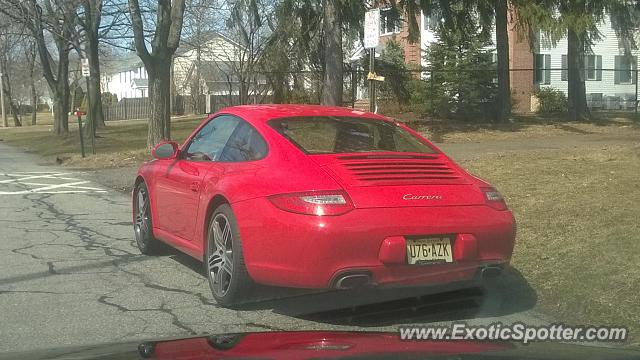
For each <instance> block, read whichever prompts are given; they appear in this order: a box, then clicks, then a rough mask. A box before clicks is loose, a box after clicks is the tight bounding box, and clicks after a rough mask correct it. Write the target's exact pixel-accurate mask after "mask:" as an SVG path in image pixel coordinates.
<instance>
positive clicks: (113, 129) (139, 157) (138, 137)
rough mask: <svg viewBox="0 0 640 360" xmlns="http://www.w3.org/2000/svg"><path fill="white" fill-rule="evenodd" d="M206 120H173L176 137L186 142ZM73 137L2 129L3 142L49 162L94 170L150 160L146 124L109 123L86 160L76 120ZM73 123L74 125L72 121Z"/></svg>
mask: <svg viewBox="0 0 640 360" xmlns="http://www.w3.org/2000/svg"><path fill="white" fill-rule="evenodd" d="M204 118H205V115H198V116H185V117H177V118H173V120H172V127H171V131H172V137H173V138H174V139H177V140H178V141H182V140H183V139H185V138H186V137H187V136H188V135H189V134H190V133H191V131H193V129H194V128H195V127H196V126H197V125H198V124H199V123H200V122H201V121H202V120H203V119H204ZM69 120H70V121H69V135H68V136H66V137H56V136H54V135H53V134H52V131H53V126H52V125H50V124H45V125H36V126H24V127H22V128H13V127H12V128H8V129H3V128H0V139H3V140H4V141H6V142H8V143H10V144H14V145H17V146H19V147H22V148H23V149H25V150H27V151H29V152H33V153H35V154H38V155H40V156H42V157H44V158H45V159H46V160H48V161H55V160H56V158H58V159H59V161H63V163H64V164H65V165H68V166H72V167H75V168H84V169H93V168H105V167H120V166H134V165H137V164H140V163H141V162H142V161H144V160H145V159H148V158H149V157H150V152H149V151H148V150H147V149H146V143H147V124H146V120H133V121H113V122H108V123H107V127H106V128H105V129H100V130H99V131H98V136H97V137H96V142H95V144H96V155H91V144H90V141H89V139H87V138H85V139H84V141H85V151H86V153H87V157H86V158H84V159H83V158H82V156H81V155H80V138H79V134H78V125H77V123H76V122H75V121H76V119H75V117H74V118H70V119H69ZM71 120H73V122H72V121H71Z"/></svg>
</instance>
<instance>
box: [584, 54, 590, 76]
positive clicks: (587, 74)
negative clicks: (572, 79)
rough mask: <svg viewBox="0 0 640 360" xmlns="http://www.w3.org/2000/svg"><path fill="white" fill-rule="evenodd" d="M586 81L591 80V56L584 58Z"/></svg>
mask: <svg viewBox="0 0 640 360" xmlns="http://www.w3.org/2000/svg"><path fill="white" fill-rule="evenodd" d="M584 79H585V80H587V79H589V55H585V56H584Z"/></svg>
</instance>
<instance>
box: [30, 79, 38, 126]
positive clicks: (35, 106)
mask: <svg viewBox="0 0 640 360" xmlns="http://www.w3.org/2000/svg"><path fill="white" fill-rule="evenodd" d="M31 107H32V108H33V112H31V125H36V121H37V119H38V114H37V112H38V93H37V92H36V84H35V82H34V81H33V78H32V79H31Z"/></svg>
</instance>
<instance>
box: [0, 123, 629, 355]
mask: <svg viewBox="0 0 640 360" xmlns="http://www.w3.org/2000/svg"><path fill="white" fill-rule="evenodd" d="M202 118H203V116H197V117H185V118H180V119H175V120H174V121H173V130H172V132H173V137H174V138H175V139H179V140H180V141H181V140H182V139H184V138H185V137H186V136H187V134H188V133H190V132H191V130H192V129H193V128H194V127H195V126H196V125H197V124H198V123H199V122H200V121H201V120H202ZM552 120H553V119H544V118H543V119H541V118H536V117H531V118H526V117H525V118H519V119H517V121H516V122H515V123H512V124H506V125H500V126H495V125H491V124H489V125H482V124H475V125H469V124H456V123H443V122H431V123H424V122H412V123H411V124H412V126H414V127H416V128H418V129H419V130H420V131H422V132H424V133H426V134H427V135H428V136H429V137H430V138H432V139H435V140H436V141H440V142H445V143H466V142H469V143H481V144H486V146H485V145H483V148H486V149H488V151H483V152H481V153H478V154H477V155H476V156H474V157H473V159H471V158H470V159H466V160H463V161H461V165H463V166H464V167H465V168H467V169H468V170H470V171H471V172H473V173H475V174H477V175H479V176H481V177H483V178H485V179H487V180H489V181H490V182H492V183H493V184H494V185H496V187H498V189H499V190H500V191H501V192H502V193H503V194H505V196H506V198H507V201H508V203H509V205H510V207H511V208H512V209H513V211H514V213H515V215H516V218H517V220H518V238H517V245H516V249H515V253H514V258H513V265H514V266H515V267H516V268H517V269H518V270H520V272H521V273H522V274H523V275H524V276H525V277H526V279H527V280H528V281H529V283H530V284H531V286H532V287H533V288H534V289H535V291H536V292H537V296H538V304H537V306H538V308H539V310H540V311H541V312H543V313H545V314H547V315H549V316H551V317H553V318H555V319H557V320H558V321H564V322H567V323H571V324H598V325H599V324H611V325H624V326H628V327H630V329H631V334H632V336H633V335H634V334H635V336H634V339H635V340H634V341H635V342H636V343H637V342H638V340H637V339H638V338H639V337H640V336H639V334H640V290H639V289H640V266H639V264H640V261H639V260H640V186H639V184H640V156H639V154H640V143H639V141H640V129H639V126H638V123H637V122H632V121H629V120H625V119H622V118H620V117H618V116H617V115H615V114H613V115H606V116H605V115H602V116H600V117H599V119H598V121H595V122H592V123H557V122H554V121H552ZM99 134H100V138H99V139H97V141H96V145H97V154H98V155H97V156H88V157H87V158H86V159H81V158H80V155H79V142H78V136H77V127H73V126H72V128H71V131H70V135H69V136H68V137H67V138H57V137H55V136H53V135H51V133H50V126H47V125H38V126H31V127H24V128H22V129H15V128H11V129H0V138H1V139H4V141H6V142H8V143H10V144H14V145H18V146H22V147H24V148H26V149H28V150H29V151H32V152H35V153H37V154H39V155H42V156H45V157H48V158H50V159H54V158H55V157H60V158H62V159H64V163H65V164H67V165H70V166H72V167H80V168H105V167H118V166H129V165H137V164H138V163H140V162H141V161H142V160H144V159H147V158H149V152H148V151H147V150H146V149H144V147H145V145H146V124H145V122H144V121H129V122H114V123H109V124H108V127H107V128H106V129H103V130H100V132H99ZM585 134H590V136H591V138H596V139H600V140H601V141H599V142H595V143H589V142H584V141H582V142H575V143H571V142H570V140H571V139H575V138H579V137H580V136H582V135H585ZM559 136H562V138H556V139H562V141H560V142H558V141H556V143H555V145H554V146H555V148H552V149H542V150H541V149H534V148H529V149H526V150H524V149H523V150H520V151H517V150H513V151H512V150H507V151H495V150H492V149H495V146H494V144H497V143H499V142H500V141H502V142H504V141H507V142H509V141H513V142H517V143H518V144H523V147H524V144H526V143H532V142H544V141H547V140H549V139H551V138H554V137H559ZM565 139H567V141H568V142H566V143H564V141H565ZM603 139H604V140H603ZM609 139H611V141H609ZM558 144H560V145H558Z"/></svg>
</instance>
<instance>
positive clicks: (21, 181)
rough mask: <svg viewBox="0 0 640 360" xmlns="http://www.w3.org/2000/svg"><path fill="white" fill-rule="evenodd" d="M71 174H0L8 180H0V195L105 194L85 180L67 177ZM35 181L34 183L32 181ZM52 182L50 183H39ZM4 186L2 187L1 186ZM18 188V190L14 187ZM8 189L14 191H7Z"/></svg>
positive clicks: (104, 191)
mask: <svg viewBox="0 0 640 360" xmlns="http://www.w3.org/2000/svg"><path fill="white" fill-rule="evenodd" d="M68 175H72V174H71V173H63V172H15V173H6V174H0V178H1V177H8V178H9V179H3V180H0V190H4V191H0V195H25V194H77V193H106V192H107V191H106V190H104V189H101V188H98V187H94V186H87V185H88V184H90V182H89V181H87V180H82V179H79V178H75V177H69V176H68ZM33 180H35V181H33ZM42 180H45V181H52V183H48V182H41V181H42ZM1 185H4V186H1ZM17 186H19V188H18V189H15V187H17ZM7 187H9V188H14V189H15V190H13V189H12V190H11V191H8V190H9V189H7Z"/></svg>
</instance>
